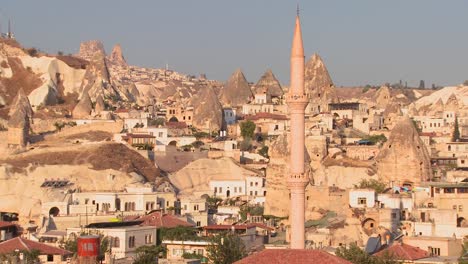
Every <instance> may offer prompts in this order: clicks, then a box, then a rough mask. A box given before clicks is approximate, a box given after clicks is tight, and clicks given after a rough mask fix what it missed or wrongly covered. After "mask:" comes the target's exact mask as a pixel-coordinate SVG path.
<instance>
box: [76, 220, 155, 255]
mask: <svg viewBox="0 0 468 264" xmlns="http://www.w3.org/2000/svg"><path fill="white" fill-rule="evenodd" d="M140 223H141V222H104V223H95V224H91V225H88V226H87V227H86V228H85V231H88V232H89V233H90V234H96V235H103V236H104V237H107V238H108V239H109V241H110V246H111V258H115V259H123V258H128V257H134V256H135V255H136V249H137V248H138V247H141V246H152V245H156V241H157V233H156V227H153V226H139V225H138V224H140ZM81 232H83V229H82V228H81V227H73V228H67V237H68V238H72V237H77V236H78V235H79V234H81Z"/></svg>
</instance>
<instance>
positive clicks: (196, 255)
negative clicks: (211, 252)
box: [182, 252, 205, 260]
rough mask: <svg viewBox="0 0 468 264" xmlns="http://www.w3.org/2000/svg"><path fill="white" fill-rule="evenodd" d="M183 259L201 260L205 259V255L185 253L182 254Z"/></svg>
mask: <svg viewBox="0 0 468 264" xmlns="http://www.w3.org/2000/svg"><path fill="white" fill-rule="evenodd" d="M182 257H183V258H184V259H200V260H202V259H205V257H204V256H203V255H200V254H197V253H195V252H192V253H189V252H184V254H182Z"/></svg>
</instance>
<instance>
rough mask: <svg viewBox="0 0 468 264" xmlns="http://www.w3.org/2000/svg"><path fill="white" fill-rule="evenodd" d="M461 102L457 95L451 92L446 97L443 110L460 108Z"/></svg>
mask: <svg viewBox="0 0 468 264" xmlns="http://www.w3.org/2000/svg"><path fill="white" fill-rule="evenodd" d="M462 104H463V102H461V103H460V102H459V101H458V98H457V96H456V95H455V94H454V93H452V94H451V95H450V96H449V98H448V99H447V102H446V103H445V105H444V110H445V111H458V110H460V108H462V107H463V105H462Z"/></svg>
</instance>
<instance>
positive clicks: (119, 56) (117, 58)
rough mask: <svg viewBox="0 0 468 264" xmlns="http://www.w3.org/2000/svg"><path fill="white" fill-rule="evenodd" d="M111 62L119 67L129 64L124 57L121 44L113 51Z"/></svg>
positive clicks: (110, 57)
mask: <svg viewBox="0 0 468 264" xmlns="http://www.w3.org/2000/svg"><path fill="white" fill-rule="evenodd" d="M109 61H110V62H111V63H112V64H116V65H119V66H127V62H126V61H125V58H124V56H123V53H122V47H120V44H117V45H115V46H114V48H113V49H112V53H111V54H110V56H109Z"/></svg>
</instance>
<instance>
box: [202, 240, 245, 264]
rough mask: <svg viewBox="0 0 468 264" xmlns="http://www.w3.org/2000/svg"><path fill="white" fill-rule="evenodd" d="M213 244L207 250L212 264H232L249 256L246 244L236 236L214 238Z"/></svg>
mask: <svg viewBox="0 0 468 264" xmlns="http://www.w3.org/2000/svg"><path fill="white" fill-rule="evenodd" d="M211 242H212V244H211V245H209V246H208V247H207V249H206V251H207V254H208V259H209V260H210V263H213V264H231V263H234V262H236V261H238V260H240V259H242V258H244V257H245V256H246V255H247V253H246V250H245V245H244V243H243V242H242V240H241V239H240V237H239V236H237V235H235V234H231V233H225V234H219V235H217V236H214V237H212V239H211Z"/></svg>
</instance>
